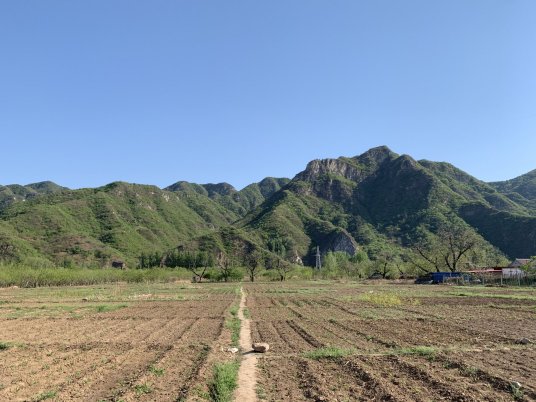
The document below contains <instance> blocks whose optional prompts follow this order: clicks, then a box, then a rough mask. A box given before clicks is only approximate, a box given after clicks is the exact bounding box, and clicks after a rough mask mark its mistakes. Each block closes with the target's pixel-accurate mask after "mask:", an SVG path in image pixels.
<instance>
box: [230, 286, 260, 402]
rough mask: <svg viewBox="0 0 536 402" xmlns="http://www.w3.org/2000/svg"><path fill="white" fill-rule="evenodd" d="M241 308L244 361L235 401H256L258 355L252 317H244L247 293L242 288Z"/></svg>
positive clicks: (241, 343)
mask: <svg viewBox="0 0 536 402" xmlns="http://www.w3.org/2000/svg"><path fill="white" fill-rule="evenodd" d="M241 292H242V298H241V299H240V309H239V310H238V318H239V319H240V320H241V321H242V323H241V327H240V352H241V353H242V363H241V364H240V369H239V370H238V388H237V390H236V393H235V401H240V402H249V401H256V400H257V394H256V392H255V388H256V385H257V371H256V370H257V356H256V355H255V353H253V351H252V349H251V323H250V319H249V318H246V317H244V308H245V307H246V294H245V293H244V289H243V288H242V289H241Z"/></svg>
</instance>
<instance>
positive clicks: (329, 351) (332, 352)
mask: <svg viewBox="0 0 536 402" xmlns="http://www.w3.org/2000/svg"><path fill="white" fill-rule="evenodd" d="M352 353H354V350H353V349H343V348H337V347H335V346H326V347H323V348H318V349H315V350H312V351H310V352H307V353H305V354H304V356H305V357H307V358H308V359H313V360H320V359H335V358H337V357H343V356H348V355H351V354H352Z"/></svg>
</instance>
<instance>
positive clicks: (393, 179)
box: [0, 146, 536, 266]
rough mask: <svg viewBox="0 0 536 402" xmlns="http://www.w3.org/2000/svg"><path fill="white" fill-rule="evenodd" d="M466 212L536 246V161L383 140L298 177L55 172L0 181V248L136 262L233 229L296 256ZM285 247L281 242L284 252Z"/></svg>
mask: <svg viewBox="0 0 536 402" xmlns="http://www.w3.org/2000/svg"><path fill="white" fill-rule="evenodd" d="M452 221H456V222H458V223H459V224H461V225H464V226H466V227H467V228H468V229H469V230H471V231H473V232H475V233H476V234H477V235H478V236H480V237H481V238H482V239H483V242H484V243H485V245H486V247H488V248H489V250H494V251H496V252H497V253H498V254H500V255H502V256H504V257H507V258H510V259H511V258H518V257H519V258H521V257H530V256H532V255H535V254H536V170H533V171H531V172H529V173H527V174H525V175H522V176H520V177H517V178H515V179H512V180H508V181H503V182H493V183H485V182H483V181H481V180H478V179H477V178H475V177H472V176H471V175H469V174H467V173H465V172H463V171H461V170H460V169H457V168H456V167H454V166H453V165H451V164H448V163H444V162H431V161H427V160H419V161H417V160H415V159H413V158H412V157H410V156H408V155H398V154H396V153H394V152H393V151H391V150H390V149H389V148H387V147H385V146H382V147H377V148H373V149H370V150H368V151H367V152H365V153H363V154H361V155H358V156H355V157H340V158H336V159H322V160H314V161H311V162H310V163H309V164H308V165H307V166H306V167H305V169H304V170H303V171H302V172H300V173H298V174H297V175H296V176H295V177H294V178H293V179H286V178H266V179H264V180H262V181H260V182H259V183H253V184H251V185H249V186H247V187H245V188H244V189H242V190H237V189H235V188H234V187H233V186H231V185H230V184H227V183H219V184H195V183H189V182H185V181H179V182H177V183H174V184H172V185H170V186H168V187H166V188H164V189H161V188H158V187H156V186H151V185H140V184H130V183H124V182H115V183H111V184H108V185H106V186H103V187H99V188H92V189H79V190H70V189H67V188H65V187H61V186H59V185H57V184H54V183H52V182H43V183H35V184H30V185H26V186H21V185H8V186H0V258H2V259H4V260H9V261H18V262H22V263H26V264H29V265H38V266H41V265H49V264H50V265H52V264H53V265H65V266H69V265H87V266H90V265H95V264H100V265H106V264H109V262H110V261H112V260H114V259H121V260H125V261H127V262H128V264H129V265H132V266H135V265H136V263H137V259H138V257H139V256H140V254H142V253H152V252H158V253H166V252H167V251H169V250H173V249H175V248H176V247H178V246H180V245H186V244H196V245H197V246H199V245H202V244H203V243H207V242H208V243H210V244H212V245H213V246H214V247H223V246H221V245H222V244H223V243H222V242H223V240H222V239H224V238H226V239H228V238H229V236H231V237H233V238H234V239H239V240H240V241H244V242H247V243H248V244H253V245H255V247H258V248H260V249H265V250H267V251H272V252H276V251H277V252H278V254H280V255H285V256H286V258H288V259H293V258H296V257H299V258H300V259H302V260H303V261H304V262H305V263H312V258H313V255H314V252H315V250H316V247H317V246H318V247H319V248H320V249H321V250H322V252H323V253H325V252H327V251H330V250H331V251H345V252H347V253H349V254H353V253H354V252H356V251H357V250H364V251H366V252H367V253H368V255H369V257H371V258H374V257H375V255H378V253H380V252H381V250H383V249H385V248H386V247H390V248H395V249H400V250H404V249H408V248H409V247H411V245H412V244H414V243H415V242H416V241H417V240H418V239H419V237H420V236H421V235H422V233H423V231H425V232H427V233H430V234H431V235H432V236H433V235H434V234H435V233H436V232H437V228H438V226H439V225H440V224H441V222H452ZM282 251H283V252H282Z"/></svg>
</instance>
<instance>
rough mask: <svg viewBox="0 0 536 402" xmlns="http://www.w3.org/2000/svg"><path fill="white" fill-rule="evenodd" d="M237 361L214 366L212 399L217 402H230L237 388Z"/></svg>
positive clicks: (211, 384)
mask: <svg viewBox="0 0 536 402" xmlns="http://www.w3.org/2000/svg"><path fill="white" fill-rule="evenodd" d="M239 367H240V363H239V362H237V361H233V362H227V363H218V364H216V365H215V366H214V369H213V377H212V381H211V382H210V384H209V388H210V399H211V400H212V401H215V402H230V401H231V400H232V398H233V391H234V390H235V388H236V386H237V379H238V369H239Z"/></svg>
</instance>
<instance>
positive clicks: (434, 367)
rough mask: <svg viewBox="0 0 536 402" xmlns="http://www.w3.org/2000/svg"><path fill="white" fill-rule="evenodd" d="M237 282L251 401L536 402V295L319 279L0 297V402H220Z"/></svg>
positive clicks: (18, 292) (0, 292)
mask: <svg viewBox="0 0 536 402" xmlns="http://www.w3.org/2000/svg"><path fill="white" fill-rule="evenodd" d="M240 287H242V289H243V290H244V292H245V293H246V295H247V298H246V303H247V316H248V317H250V319H251V337H252V340H253V341H260V342H267V343H269V344H270V350H269V352H268V353H266V354H263V355H260V356H259V357H258V359H257V384H256V395H257V398H258V399H259V400H269V401H280V400H292V401H302V400H303V401H305V400H315V401H319V400H325V401H348V400H363V401H366V400H374V399H376V400H392V401H415V400H417V401H430V400H456V401H483V400H484V401H485V400H488V401H512V400H536V347H535V345H534V344H533V343H531V342H533V341H534V340H535V339H536V321H535V318H536V316H535V315H536V290H533V289H508V288H487V287H472V288H468V287H454V286H417V285H405V284H394V283H390V284H381V283H380V284H358V283H333V282H322V281H318V282H287V283H283V284H281V283H259V284H249V283H247V284H242V285H239V284H189V283H170V284H120V285H103V286H87V287H53V288H37V289H19V288H3V289H0V400H21V401H22V400H27V401H36V400H61V401H64V400H65V401H68V400H73V401H74V400H92V401H119V400H124V401H130V400H158V401H177V400H192V401H193V400H210V399H213V400H214V399H217V396H215V395H214V394H213V393H212V392H211V383H212V381H213V373H214V370H213V368H214V366H215V365H218V364H219V363H222V362H234V361H235V360H236V359H237V357H236V355H233V354H232V353H229V352H227V348H228V347H229V346H230V345H232V343H233V340H232V327H233V326H232V325H229V324H228V323H229V322H232V319H233V315H234V314H233V312H235V310H236V306H237V303H238V301H239V300H240V292H239V290H240ZM525 341H528V342H525Z"/></svg>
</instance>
